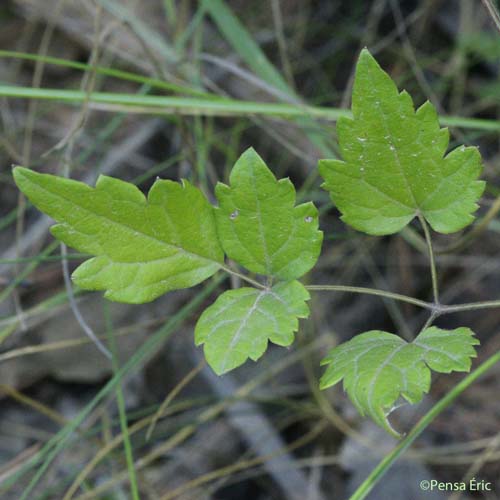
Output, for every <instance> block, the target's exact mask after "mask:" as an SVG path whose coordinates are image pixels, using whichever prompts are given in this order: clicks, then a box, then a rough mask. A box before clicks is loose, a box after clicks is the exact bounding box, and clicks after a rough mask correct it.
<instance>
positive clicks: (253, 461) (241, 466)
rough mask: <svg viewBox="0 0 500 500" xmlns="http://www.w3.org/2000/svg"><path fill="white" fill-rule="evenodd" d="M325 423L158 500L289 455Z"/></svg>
mask: <svg viewBox="0 0 500 500" xmlns="http://www.w3.org/2000/svg"><path fill="white" fill-rule="evenodd" d="M326 427H327V426H326V422H325V421H320V422H318V424H316V426H315V427H313V428H312V429H311V430H310V431H309V432H307V433H306V434H304V435H303V436H301V437H300V438H298V439H296V440H295V441H293V442H292V443H290V444H289V445H288V446H285V447H283V448H281V449H280V450H277V451H275V452H274V453H269V454H268V455H261V456H258V457H254V458H250V459H247V460H242V461H239V462H236V463H234V464H230V465H226V466H225V467H221V468H220V469H215V470H213V471H210V472H207V473H206V474H203V475H202V476H198V477H196V478H194V479H192V480H190V481H187V482H186V483H184V484H181V485H180V486H178V487H177V488H175V489H174V490H170V491H167V492H166V493H165V494H164V495H162V496H161V497H160V500H172V499H174V498H175V497H178V496H179V495H181V494H182V493H185V492H186V491H189V490H192V489H193V488H196V487H198V486H201V485H202V484H205V483H208V482H210V481H213V480H214V479H219V478H222V477H224V476H227V475H229V474H232V473H233V472H238V471H241V470H245V469H248V468H250V467H255V466H257V465H260V464H262V463H265V462H267V461H269V460H272V459H273V458H277V457H279V456H280V455H283V454H284V453H289V452H291V451H293V450H296V449H297V448H301V447H302V446H304V445H305V444H307V443H309V442H310V441H312V440H313V439H315V438H316V437H317V436H318V435H319V434H320V433H321V432H323V431H324V430H325V428H326Z"/></svg>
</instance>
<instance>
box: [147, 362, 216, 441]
mask: <svg viewBox="0 0 500 500" xmlns="http://www.w3.org/2000/svg"><path fill="white" fill-rule="evenodd" d="M206 364H207V362H206V361H205V360H204V359H203V360H201V361H200V362H199V363H198V365H197V366H195V367H194V368H193V369H192V370H190V371H189V373H188V374H187V375H186V376H185V377H184V378H183V379H182V380H181V381H180V382H179V383H178V384H177V385H176V386H175V387H174V388H173V389H172V390H171V391H170V392H169V393H168V394H167V397H166V398H165V400H164V401H163V403H162V404H161V405H160V407H159V408H158V411H157V412H156V413H155V414H154V415H153V418H152V420H151V424H150V425H149V428H148V430H147V432H146V441H149V440H150V439H151V434H152V433H153V431H154V428H155V427H156V424H157V423H158V420H159V419H160V417H161V416H162V415H163V414H164V413H165V411H166V409H167V407H168V405H169V404H170V403H171V402H172V401H173V400H174V398H175V397H176V396H177V395H178V394H179V393H180V392H181V391H182V389H184V387H186V385H188V384H189V382H191V380H193V379H194V378H195V377H196V375H198V373H200V371H201V370H202V369H203V368H204V367H205V365H206Z"/></svg>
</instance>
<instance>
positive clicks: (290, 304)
mask: <svg viewBox="0 0 500 500" xmlns="http://www.w3.org/2000/svg"><path fill="white" fill-rule="evenodd" d="M307 300H309V293H308V291H307V290H306V289H305V288H304V286H303V285H302V284H301V283H299V282H298V281H291V282H288V283H285V282H281V283H278V284H277V285H275V286H274V287H272V288H266V289H262V290H258V289H255V288H238V289H237V290H229V291H226V292H224V293H223V294H222V295H221V296H219V298H218V299H217V300H216V301H215V302H214V303H213V304H212V305H211V306H210V307H208V308H207V309H206V310H205V311H204V312H203V314H202V315H201V317H200V319H199V320H198V323H197V324H196V329H195V343H196V345H200V344H204V351H205V357H206V359H207V361H208V364H209V365H210V366H211V367H212V368H213V370H214V371H215V372H216V373H217V374H218V375H221V374H223V373H226V372H228V371H229V370H232V369H233V368H236V367H237V366H240V365H241V364H243V363H244V362H245V361H246V360H247V359H248V358H250V359H252V360H253V361H256V360H257V359H259V358H260V357H261V356H262V355H263V354H264V352H265V351H266V349H267V344H268V341H271V342H273V343H274V344H277V345H280V346H288V345H290V344H291V343H292V342H293V340H294V332H295V331H297V328H298V318H306V317H307V316H308V315H309V308H308V306H307V304H306V301H307Z"/></svg>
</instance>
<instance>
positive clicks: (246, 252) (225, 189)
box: [215, 148, 323, 280]
mask: <svg viewBox="0 0 500 500" xmlns="http://www.w3.org/2000/svg"><path fill="white" fill-rule="evenodd" d="M215 194H216V196H217V200H218V201H219V205H220V207H219V208H218V209H216V221H217V231H218V234H219V238H220V241H221V244H222V247H223V248H224V251H225V252H226V254H227V255H228V257H230V258H232V259H234V260H235V261H237V262H238V263H239V264H241V265H243V266H244V267H246V268H247V269H249V270H250V271H253V272H255V273H259V274H264V275H267V276H271V277H275V278H279V279H282V280H292V279H295V278H298V277H300V276H302V275H303V274H305V273H306V272H307V271H309V270H310V269H311V268H312V267H313V266H314V264H315V263H316V261H317V259H318V256H319V252H320V250H321V242H322V239H323V233H322V232H321V231H318V211H317V210H316V207H315V206H314V205H313V204H312V203H304V204H302V205H298V206H294V205H295V188H294V187H293V184H292V183H291V182H290V180H289V179H280V180H276V178H275V177H274V175H273V173H272V172H271V171H270V170H269V168H268V167H267V166H266V164H265V163H264V161H263V160H262V158H261V157H260V156H259V155H258V154H257V153H256V152H255V151H254V150H253V149H252V148H250V149H248V150H247V151H246V152H245V153H243V154H242V155H241V156H240V158H239V159H238V161H237V162H236V164H235V165H234V167H233V170H232V172H231V176H230V186H227V185H225V184H222V183H219V184H217V187H216V190H215Z"/></svg>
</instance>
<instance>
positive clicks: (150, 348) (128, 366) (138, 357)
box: [0, 275, 225, 500]
mask: <svg viewBox="0 0 500 500" xmlns="http://www.w3.org/2000/svg"><path fill="white" fill-rule="evenodd" d="M224 278H225V276H223V275H221V276H219V277H217V278H216V279H214V280H213V281H211V282H210V283H209V284H207V285H206V286H205V287H204V288H203V289H202V290H200V292H199V293H198V294H197V295H196V297H195V298H193V299H192V300H191V301H190V302H189V303H188V304H186V305H185V306H184V307H182V308H181V309H180V310H179V311H178V312H177V313H176V314H175V315H174V316H172V318H171V319H170V320H169V321H167V322H166V323H165V325H164V326H163V327H162V328H160V329H159V330H157V331H156V332H155V333H154V334H152V336H151V337H149V338H148V340H147V341H146V342H145V343H144V344H143V345H142V346H141V347H140V348H139V349H138V350H137V351H136V352H135V353H134V355H133V356H132V357H131V358H130V359H129V360H128V361H127V362H126V363H125V364H124V365H123V366H122V367H121V368H120V369H119V370H118V372H117V373H116V374H115V375H114V376H113V378H111V379H110V380H109V382H108V383H107V384H106V385H105V386H104V387H103V388H102V389H101V390H100V391H99V393H98V394H97V395H96V396H95V397H94V399H93V400H92V401H91V402H90V403H88V404H87V406H85V408H84V409H83V410H82V411H81V412H80V413H79V414H78V415H77V416H76V417H75V418H74V419H72V420H71V422H70V423H69V424H68V425H66V426H65V427H64V428H63V429H61V430H60V431H59V432H58V433H57V434H56V435H55V436H54V437H53V438H52V439H51V440H50V441H49V442H47V443H46V444H45V446H44V447H43V448H42V449H41V450H40V451H39V452H38V453H37V454H36V455H34V456H33V457H32V458H31V459H30V460H29V461H28V462H27V463H26V464H25V465H24V466H23V467H21V468H20V469H19V470H18V471H17V472H16V473H15V474H13V475H12V476H11V477H10V478H8V479H7V480H6V481H4V483H3V484H2V488H1V489H0V493H1V492H2V491H6V489H8V488H10V487H11V486H12V485H13V484H15V483H16V482H18V481H19V480H20V478H21V477H23V476H24V475H25V474H26V473H27V472H28V471H29V470H31V469H33V468H34V467H36V466H38V469H37V471H36V473H35V474H34V475H33V477H32V479H31V481H30V483H29V485H28V486H27V488H26V489H25V491H24V492H23V495H22V497H21V500H27V499H29V498H32V496H31V494H32V492H33V490H34V488H35V487H36V485H37V484H38V482H39V481H40V479H41V478H42V477H43V476H44V474H45V472H46V470H47V469H48V467H49V466H50V464H51V463H52V461H53V460H54V459H55V457H56V456H57V455H58V454H59V453H60V452H61V451H62V450H63V449H64V447H65V444H66V442H67V440H68V439H69V438H70V437H71V436H72V434H73V433H74V432H75V430H76V429H77V428H78V427H79V426H80V425H81V424H82V423H83V422H84V420H85V419H86V418H87V417H88V416H89V414H90V413H91V412H92V411H93V410H94V408H95V407H96V406H97V405H98V404H99V403H100V402H101V401H102V400H103V399H104V398H105V397H106V396H107V395H108V394H109V393H110V392H111V391H113V390H114V389H116V386H117V384H119V383H120V382H121V380H122V379H123V377H124V376H125V375H128V374H129V373H130V372H131V371H132V370H133V369H135V368H136V367H137V365H139V363H140V362H141V361H142V360H143V359H145V358H146V357H147V356H148V355H150V354H151V353H153V352H154V351H155V349H158V348H159V346H160V345H161V344H162V343H163V342H164V341H165V340H166V339H167V338H168V337H169V336H170V335H171V334H172V333H173V331H174V330H175V328H177V327H178V326H179V325H180V324H181V323H182V322H183V321H184V320H185V319H186V318H188V317H189V316H190V315H191V314H193V313H194V311H195V310H196V308H197V307H198V306H199V305H200V304H201V303H202V302H203V301H204V300H205V298H206V297H207V296H208V295H209V294H210V293H211V292H212V291H213V290H215V289H216V288H217V286H218V285H219V284H220V283H221V282H222V281H223V279H224Z"/></svg>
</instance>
